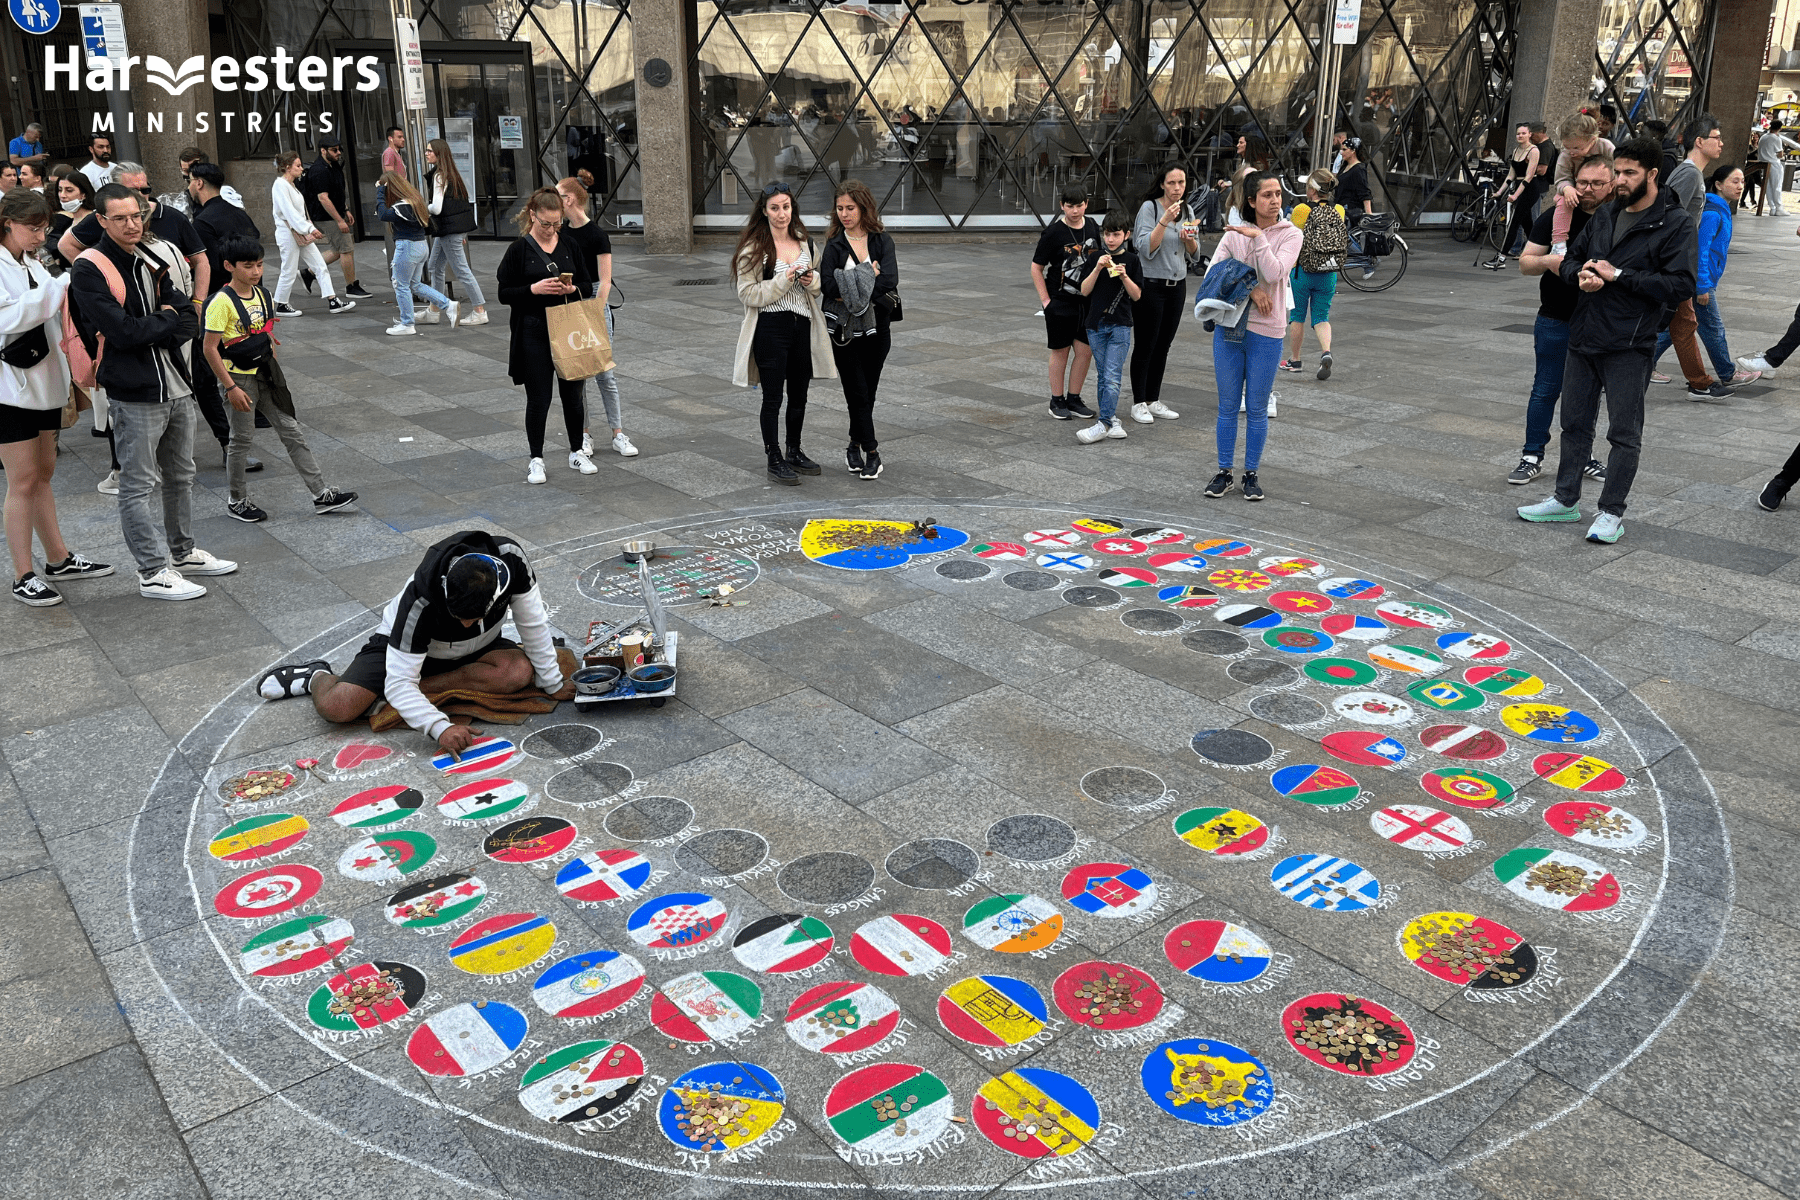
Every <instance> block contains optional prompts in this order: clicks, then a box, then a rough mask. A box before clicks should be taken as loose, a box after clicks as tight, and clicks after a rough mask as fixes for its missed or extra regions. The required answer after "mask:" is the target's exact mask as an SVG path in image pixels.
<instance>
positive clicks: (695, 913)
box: [625, 892, 731, 950]
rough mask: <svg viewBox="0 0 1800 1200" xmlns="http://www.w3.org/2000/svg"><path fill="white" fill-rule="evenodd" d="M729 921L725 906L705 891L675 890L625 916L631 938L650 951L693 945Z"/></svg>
mask: <svg viewBox="0 0 1800 1200" xmlns="http://www.w3.org/2000/svg"><path fill="white" fill-rule="evenodd" d="M730 920H731V916H730V914H729V913H727V912H726V911H725V905H724V904H722V903H721V902H720V901H719V900H718V899H716V898H715V897H712V896H709V895H707V894H706V893H705V892H676V893H674V894H672V895H668V896H658V897H657V898H656V899H654V900H647V901H645V902H644V903H642V904H640V905H638V906H637V907H636V908H635V909H633V910H632V912H631V915H630V916H629V917H627V918H626V919H625V932H626V933H629V934H630V935H631V940H632V941H634V942H636V943H637V944H638V945H640V946H644V947H646V948H648V949H651V950H678V949H681V948H682V947H684V946H697V945H699V944H700V943H701V942H704V941H706V940H707V939H708V938H710V937H712V936H713V935H714V934H715V933H718V932H719V931H720V930H721V929H724V928H725V925H726V923H727V922H728V921H730Z"/></svg>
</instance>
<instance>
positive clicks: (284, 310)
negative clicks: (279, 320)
mask: <svg viewBox="0 0 1800 1200" xmlns="http://www.w3.org/2000/svg"><path fill="white" fill-rule="evenodd" d="M275 315H276V316H278V317H304V316H305V315H306V314H305V313H303V312H301V311H300V310H299V309H297V308H295V307H294V306H293V305H291V304H277V305H276V306H275Z"/></svg>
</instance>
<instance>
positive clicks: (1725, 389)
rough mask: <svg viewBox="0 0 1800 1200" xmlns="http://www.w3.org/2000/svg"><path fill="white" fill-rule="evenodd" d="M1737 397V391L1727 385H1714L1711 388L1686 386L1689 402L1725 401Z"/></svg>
mask: <svg viewBox="0 0 1800 1200" xmlns="http://www.w3.org/2000/svg"><path fill="white" fill-rule="evenodd" d="M1735 395H1737V389H1736V388H1734V387H1732V386H1731V385H1730V384H1729V383H1715V384H1713V385H1712V386H1711V387H1705V388H1697V387H1694V386H1693V385H1692V384H1689V385H1688V399H1689V400H1727V399H1730V398H1731V397H1732V396H1735Z"/></svg>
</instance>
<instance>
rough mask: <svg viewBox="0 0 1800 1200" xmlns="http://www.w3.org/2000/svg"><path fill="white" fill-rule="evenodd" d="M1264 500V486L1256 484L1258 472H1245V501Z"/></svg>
mask: <svg viewBox="0 0 1800 1200" xmlns="http://www.w3.org/2000/svg"><path fill="white" fill-rule="evenodd" d="M1262 498H1263V490H1262V484H1260V483H1258V482H1256V472H1255V471H1245V472H1244V499H1246V500H1261V499H1262Z"/></svg>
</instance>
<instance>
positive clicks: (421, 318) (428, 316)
mask: <svg viewBox="0 0 1800 1200" xmlns="http://www.w3.org/2000/svg"><path fill="white" fill-rule="evenodd" d="M443 319H444V314H443V313H441V312H439V311H438V310H437V309H435V308H429V307H427V308H425V309H422V310H420V311H418V312H415V313H414V314H413V320H415V321H417V322H418V323H419V324H421V325H436V324H437V323H438V322H439V321H441V320H443Z"/></svg>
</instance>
